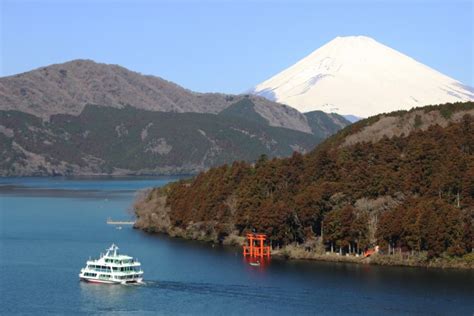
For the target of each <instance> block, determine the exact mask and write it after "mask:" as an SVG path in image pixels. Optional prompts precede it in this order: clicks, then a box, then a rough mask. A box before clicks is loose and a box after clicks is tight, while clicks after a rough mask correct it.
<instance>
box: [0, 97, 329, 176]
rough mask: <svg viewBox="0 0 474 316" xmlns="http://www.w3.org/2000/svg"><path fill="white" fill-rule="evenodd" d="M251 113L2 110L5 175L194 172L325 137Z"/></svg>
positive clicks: (1, 167) (1, 168) (306, 146)
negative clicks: (47, 113)
mask: <svg viewBox="0 0 474 316" xmlns="http://www.w3.org/2000/svg"><path fill="white" fill-rule="evenodd" d="M248 104H252V103H251V101H248ZM238 106H239V105H238V104H237V105H236V106H235V107H238ZM235 107H232V108H235ZM246 111H247V112H248V114H249V119H247V118H244V117H239V116H238V115H237V116H233V115H224V114H219V115H215V114H209V113H172V112H170V113H166V112H152V111H146V110H139V109H136V108H133V107H130V106H126V107H124V108H122V109H117V108H112V107H103V106H93V105H88V106H86V107H85V108H84V110H83V111H82V112H81V114H80V115H77V116H76V115H70V114H56V115H52V116H51V117H50V119H49V121H43V120H42V119H41V118H39V117H36V116H34V115H32V114H27V113H23V112H19V111H0V153H1V154H2V158H3V159H2V160H1V161H0V175H1V176H18V175H23V176H24V175H81V174H83V175H90V174H176V173H195V172H198V171H201V170H205V169H207V168H209V167H212V166H216V165H221V164H224V163H229V162H232V161H233V160H235V159H239V160H246V161H254V160H256V159H257V158H258V156H259V155H261V154H266V155H268V156H271V157H274V156H277V157H281V156H289V155H291V154H292V152H293V151H295V150H297V151H302V152H305V151H309V150H311V149H312V148H313V147H314V146H315V145H316V144H317V143H319V142H320V141H321V140H322V139H323V138H322V137H317V136H315V135H312V134H307V133H303V132H299V131H295V130H291V129H286V128H281V127H273V126H269V125H268V124H267V122H266V121H265V120H264V119H263V118H262V117H260V116H259V115H258V114H257V113H256V112H252V111H251V109H246ZM251 116H253V117H254V118H255V119H251Z"/></svg>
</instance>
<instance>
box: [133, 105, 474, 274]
mask: <svg viewBox="0 0 474 316" xmlns="http://www.w3.org/2000/svg"><path fill="white" fill-rule="evenodd" d="M136 214H137V216H138V221H137V227H139V228H142V229H144V230H147V231H152V232H153V231H162V232H166V233H168V234H170V235H173V236H175V235H176V236H183V237H186V238H196V239H204V240H214V241H225V242H226V241H227V240H228V239H229V238H234V237H235V235H242V234H244V233H245V232H248V231H252V230H255V231H258V232H264V233H266V234H268V235H269V236H270V240H271V242H272V245H273V246H274V247H277V246H287V245H290V244H295V245H301V247H302V248H301V249H303V250H301V252H302V253H303V254H298V255H295V256H296V257H305V258H307V257H317V256H322V255H324V253H325V251H329V252H332V251H335V252H340V253H341V254H344V253H349V254H356V253H361V252H362V251H363V250H365V249H368V248H370V247H374V246H375V245H379V246H380V248H381V251H382V253H385V254H386V255H388V254H390V256H388V257H387V256H386V257H383V256H379V257H377V256H376V257H374V260H381V261H380V262H383V260H386V258H393V256H395V253H396V254H397V256H398V255H400V260H402V261H397V262H398V263H399V264H428V263H429V262H432V261H430V260H434V258H439V257H440V256H447V257H453V258H455V257H459V256H463V255H466V254H469V253H470V252H471V251H472V248H473V246H474V245H473V243H472V242H473V240H474V239H473V237H474V235H473V233H474V229H473V227H474V225H473V224H474V222H473V221H474V103H472V102H467V103H457V104H444V105H440V106H428V107H423V108H418V109H413V110H411V111H408V112H407V111H401V112H394V113H390V114H386V115H379V116H376V117H372V118H369V119H366V120H362V121H360V122H357V123H355V124H354V125H351V126H349V127H347V128H345V129H343V130H342V131H340V132H339V133H337V134H336V135H334V136H332V137H330V138H329V139H328V140H326V141H325V142H324V143H322V144H320V145H319V146H318V147H316V149H315V150H313V151H312V152H310V153H308V154H306V155H301V154H298V153H295V154H294V155H293V156H292V157H291V158H286V159H271V160H269V159H266V158H265V157H261V158H260V159H259V160H258V161H257V163H256V164H255V165H250V164H247V163H244V162H235V163H234V164H232V165H231V166H229V165H228V166H221V167H218V168H213V169H211V170H209V171H207V172H205V173H201V174H200V175H198V176H197V177H196V178H194V179H192V180H187V181H180V182H177V183H174V184H171V185H169V186H167V187H165V188H163V189H155V190H153V191H151V192H150V193H149V194H148V197H147V199H145V200H139V201H138V202H137V205H136ZM297 247H298V246H297ZM354 258H355V257H354ZM377 258H378V259H377ZM397 258H398V257H397ZM407 258H408V259H407ZM354 260H356V259H354ZM390 260H392V259H390ZM407 260H408V261H407ZM410 260H411V261H410ZM453 260H454V259H453ZM463 264H464V263H463ZM469 264H470V265H472V266H474V264H473V262H471V263H468V265H469Z"/></svg>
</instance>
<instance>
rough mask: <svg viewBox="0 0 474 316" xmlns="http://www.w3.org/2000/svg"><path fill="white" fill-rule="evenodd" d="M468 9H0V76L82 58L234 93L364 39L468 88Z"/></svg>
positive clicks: (31, 5)
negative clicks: (318, 52) (347, 40)
mask: <svg viewBox="0 0 474 316" xmlns="http://www.w3.org/2000/svg"><path fill="white" fill-rule="evenodd" d="M473 1H474V0H467V1H466V0H464V1H460V0H446V1H421V0H418V1H417V0H415V1H408V0H406V1H405V0H399V1H367V0H366V1H348V0H346V1H290V0H288V1H282V0H274V1H271V0H267V1H248V0H247V1H245V0H244V1H226V0H221V1H217V0H216V1H197V0H196V1H193V0H175V1H151V0H150V1H147V0H135V1H132V0H130V1H123V0H122V1H119V0H116V1H113V0H95V1H92V0H83V1H75V0H63V1H59V0H43V1H41V0H30V1H26V0H15V1H13V0H0V2H1V7H0V10H1V32H0V36H1V37H0V40H1V50H0V53H1V55H0V59H1V64H0V75H1V76H7V75H12V74H16V73H20V72H24V71H28V70H31V69H33V68H37V67H40V66H45V65H49V64H53V63H61V62H65V61H69V60H72V59H78V58H81V59H93V60H95V61H97V62H104V63H113V64H120V65H122V66H124V67H127V68H129V69H131V70H135V71H138V72H141V73H144V74H152V75H156V76H160V77H163V78H165V79H168V80H171V81H174V82H176V83H178V84H180V85H183V86H184V87H186V88H189V89H192V90H195V91H201V92H211V91H216V92H227V93H240V92H244V91H246V90H248V89H249V88H251V87H252V86H254V85H255V84H257V83H259V82H261V81H263V80H265V79H267V78H269V77H270V76H272V75H274V74H276V73H278V72H279V71H281V70H283V69H284V68H286V67H288V66H290V65H292V64H293V63H295V62H296V61H298V60H299V59H301V58H303V57H305V56H306V55H308V54H309V53H311V52H312V51H314V50H315V49H317V48H318V47H320V46H322V45H324V44H325V43H327V42H329V41H330V40H332V39H333V38H334V37H336V36H347V35H366V36H370V37H373V38H374V39H376V40H377V41H379V42H381V43H383V44H385V45H388V46H390V47H392V48H394V49H396V50H398V51H400V52H402V53H405V54H407V55H409V56H411V57H413V58H415V59H416V60H418V61H420V62H422V63H424V64H426V65H428V66H430V67H432V68H434V69H436V70H438V71H440V72H442V73H444V74H446V75H448V76H451V77H453V78H455V79H457V80H460V81H461V82H463V83H465V84H468V85H470V86H474V61H473V59H474V57H473V56H474V49H473V45H474V38H473V36H474V35H473V34H474V29H473V28H474V26H473V25H474V24H473V21H474V4H473Z"/></svg>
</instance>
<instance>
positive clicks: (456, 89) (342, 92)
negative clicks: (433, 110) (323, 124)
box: [252, 36, 474, 117]
mask: <svg viewBox="0 0 474 316" xmlns="http://www.w3.org/2000/svg"><path fill="white" fill-rule="evenodd" d="M252 93H254V94H257V95H261V96H264V97H266V98H268V99H271V100H272V101H278V102H280V103H285V104H287V105H290V106H292V107H294V108H296V109H297V110H299V111H300V112H309V111H314V110H322V111H324V112H335V113H338V114H342V115H352V116H358V117H368V116H372V115H376V114H379V113H384V112H391V111H396V110H407V109H410V108H412V107H417V106H423V105H428V104H440V103H446V102H463V101H472V100H474V89H473V88H471V87H469V86H466V85H463V84H462V83H461V82H459V81H457V80H455V79H453V78H450V77H448V76H446V75H444V74H442V73H440V72H438V71H436V70H434V69H432V68H430V67H428V66H426V65H423V64H422V63H420V62H418V61H416V60H414V59H413V58H411V57H409V56H407V55H404V54H402V53H400V52H398V51H396V50H394V49H392V48H390V47H387V46H385V45H383V44H381V43H379V42H377V41H375V40H374V39H372V38H370V37H366V36H348V37H336V38H335V39H333V40H332V41H330V42H329V43H327V44H326V45H324V46H322V47H320V48H319V49H317V50H315V51H314V52H313V53H311V54H310V55H308V56H307V57H305V58H303V59H302V60H300V61H298V62H297V63H296V64H294V65H293V66H291V67H289V68H287V69H285V70H283V71H282V72H280V73H278V74H277V75H275V76H273V77H271V78H270V79H268V80H266V81H264V82H262V83H260V84H258V85H257V86H255V87H254V88H253V89H252Z"/></svg>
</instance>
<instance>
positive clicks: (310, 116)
mask: <svg viewBox="0 0 474 316" xmlns="http://www.w3.org/2000/svg"><path fill="white" fill-rule="evenodd" d="M304 115H305V116H306V118H307V120H308V124H309V126H310V127H311V130H312V132H313V134H315V135H324V136H325V137H329V136H331V135H332V134H335V133H336V132H337V131H339V130H340V129H342V128H344V127H346V126H347V125H349V124H351V123H350V122H349V121H348V120H347V119H346V118H344V117H343V116H341V115H338V114H335V113H329V114H328V113H324V112H323V111H312V112H307V113H305V114H304Z"/></svg>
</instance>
